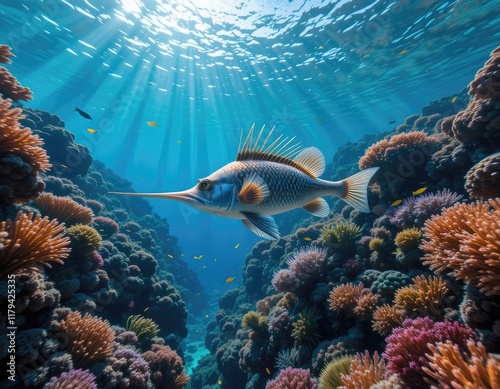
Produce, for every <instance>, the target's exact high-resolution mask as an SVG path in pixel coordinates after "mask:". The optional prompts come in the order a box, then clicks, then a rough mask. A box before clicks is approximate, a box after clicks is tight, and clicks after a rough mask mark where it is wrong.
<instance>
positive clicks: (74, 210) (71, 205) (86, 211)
mask: <svg viewBox="0 0 500 389" xmlns="http://www.w3.org/2000/svg"><path fill="white" fill-rule="evenodd" d="M35 204H36V206H37V207H38V208H39V209H40V212H41V213H42V215H44V216H48V217H49V218H51V219H57V220H58V221H59V222H64V224H65V226H67V227H69V226H72V225H75V224H89V223H90V222H91V221H92V218H93V216H94V214H93V212H92V210H91V209H90V208H88V207H85V206H83V205H80V204H78V203H77V202H76V201H74V200H73V199H72V198H71V197H59V196H54V195H53V194H52V193H42V194H41V195H40V196H38V197H37V198H36V200H35Z"/></svg>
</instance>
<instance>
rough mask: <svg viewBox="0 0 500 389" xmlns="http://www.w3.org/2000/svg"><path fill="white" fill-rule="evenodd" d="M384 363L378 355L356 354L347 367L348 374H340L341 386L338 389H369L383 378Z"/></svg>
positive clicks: (366, 352)
mask: <svg viewBox="0 0 500 389" xmlns="http://www.w3.org/2000/svg"><path fill="white" fill-rule="evenodd" d="M385 369H386V367H385V361H384V359H383V358H380V357H379V355H378V353H377V352H375V353H374V354H373V358H372V357H370V353H369V352H368V351H365V353H364V354H360V353H358V354H356V356H355V357H354V359H353V360H352V361H351V364H350V366H349V374H348V375H345V374H341V380H342V386H339V387H338V389H370V387H371V386H372V385H373V384H376V383H378V382H380V381H382V380H383V379H384V378H385Z"/></svg>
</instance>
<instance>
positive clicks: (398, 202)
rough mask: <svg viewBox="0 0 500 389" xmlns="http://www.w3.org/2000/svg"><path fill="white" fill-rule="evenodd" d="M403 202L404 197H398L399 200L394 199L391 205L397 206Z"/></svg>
mask: <svg viewBox="0 0 500 389" xmlns="http://www.w3.org/2000/svg"><path fill="white" fill-rule="evenodd" d="M402 202H403V199H397V200H394V201H393V202H392V203H391V207H396V206H398V205H399V204H401V203H402Z"/></svg>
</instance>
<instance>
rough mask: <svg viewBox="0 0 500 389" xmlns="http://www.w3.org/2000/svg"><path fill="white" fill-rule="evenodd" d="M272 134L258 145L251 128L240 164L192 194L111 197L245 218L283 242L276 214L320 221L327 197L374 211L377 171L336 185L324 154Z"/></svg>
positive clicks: (210, 178)
mask: <svg viewBox="0 0 500 389" xmlns="http://www.w3.org/2000/svg"><path fill="white" fill-rule="evenodd" d="M273 130H274V128H272V129H271V131H269V133H268V134H267V136H265V137H264V127H262V129H261V130H260V132H259V133H258V135H257V138H256V140H255V141H254V140H253V137H254V126H252V128H251V129H250V131H249V132H248V135H247V136H246V138H245V140H244V141H243V142H242V138H240V145H239V147H238V153H237V155H236V161H234V162H231V163H228V164H227V165H225V166H223V167H221V168H220V169H219V170H217V171H215V172H214V173H212V174H210V175H209V176H208V177H205V178H201V179H199V180H198V183H197V184H196V186H194V187H193V188H191V189H188V190H185V191H181V192H167V193H124V192H109V193H111V194H119V195H127V196H145V197H155V198H162V199H170V200H177V201H180V202H183V203H186V204H189V205H192V206H193V207H195V208H197V209H199V210H201V211H204V212H208V213H211V214H214V215H219V216H223V217H228V218H233V219H241V220H242V221H243V224H244V225H245V227H248V228H249V229H250V230H252V231H253V232H254V233H255V234H257V235H258V236H260V237H262V238H265V239H279V237H280V234H279V231H278V226H277V225H276V222H275V220H274V219H273V217H272V216H271V215H275V214H278V213H282V212H286V211H290V210H292V209H295V208H299V207H302V208H304V209H305V210H306V211H308V212H310V213H311V214H313V215H315V216H319V217H326V216H328V214H329V213H330V207H329V205H328V203H327V202H326V201H325V199H323V198H322V197H323V196H337V197H339V198H341V199H342V200H344V201H345V202H346V203H347V204H349V205H351V206H352V207H354V208H355V209H357V210H359V211H360V212H367V213H368V212H370V208H369V206H368V198H367V191H368V184H369V182H370V179H371V178H372V177H373V175H374V174H375V173H376V172H377V170H378V167H372V168H369V169H365V170H362V171H360V172H359V173H356V174H354V175H352V176H351V177H348V178H346V179H343V180H341V181H337V182H334V181H327V180H322V179H320V178H319V176H321V175H322V174H323V172H324V171H325V158H324V156H323V154H322V153H321V151H320V150H319V149H317V148H316V147H308V148H302V147H301V146H300V144H292V141H293V140H294V139H295V137H293V138H287V137H283V136H282V135H280V136H279V137H278V138H277V139H275V140H274V141H270V138H271V134H272V133H273Z"/></svg>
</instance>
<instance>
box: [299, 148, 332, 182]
mask: <svg viewBox="0 0 500 389" xmlns="http://www.w3.org/2000/svg"><path fill="white" fill-rule="evenodd" d="M293 161H294V162H295V163H297V164H299V165H300V166H302V169H301V170H307V171H308V172H309V174H310V175H312V176H313V177H319V176H321V175H322V174H323V173H324V171H325V157H324V156H323V153H322V152H321V151H319V149H317V148H316V147H308V148H307V149H304V150H302V151H301V152H300V153H298V154H297V156H296V157H295V158H294V159H293Z"/></svg>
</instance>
